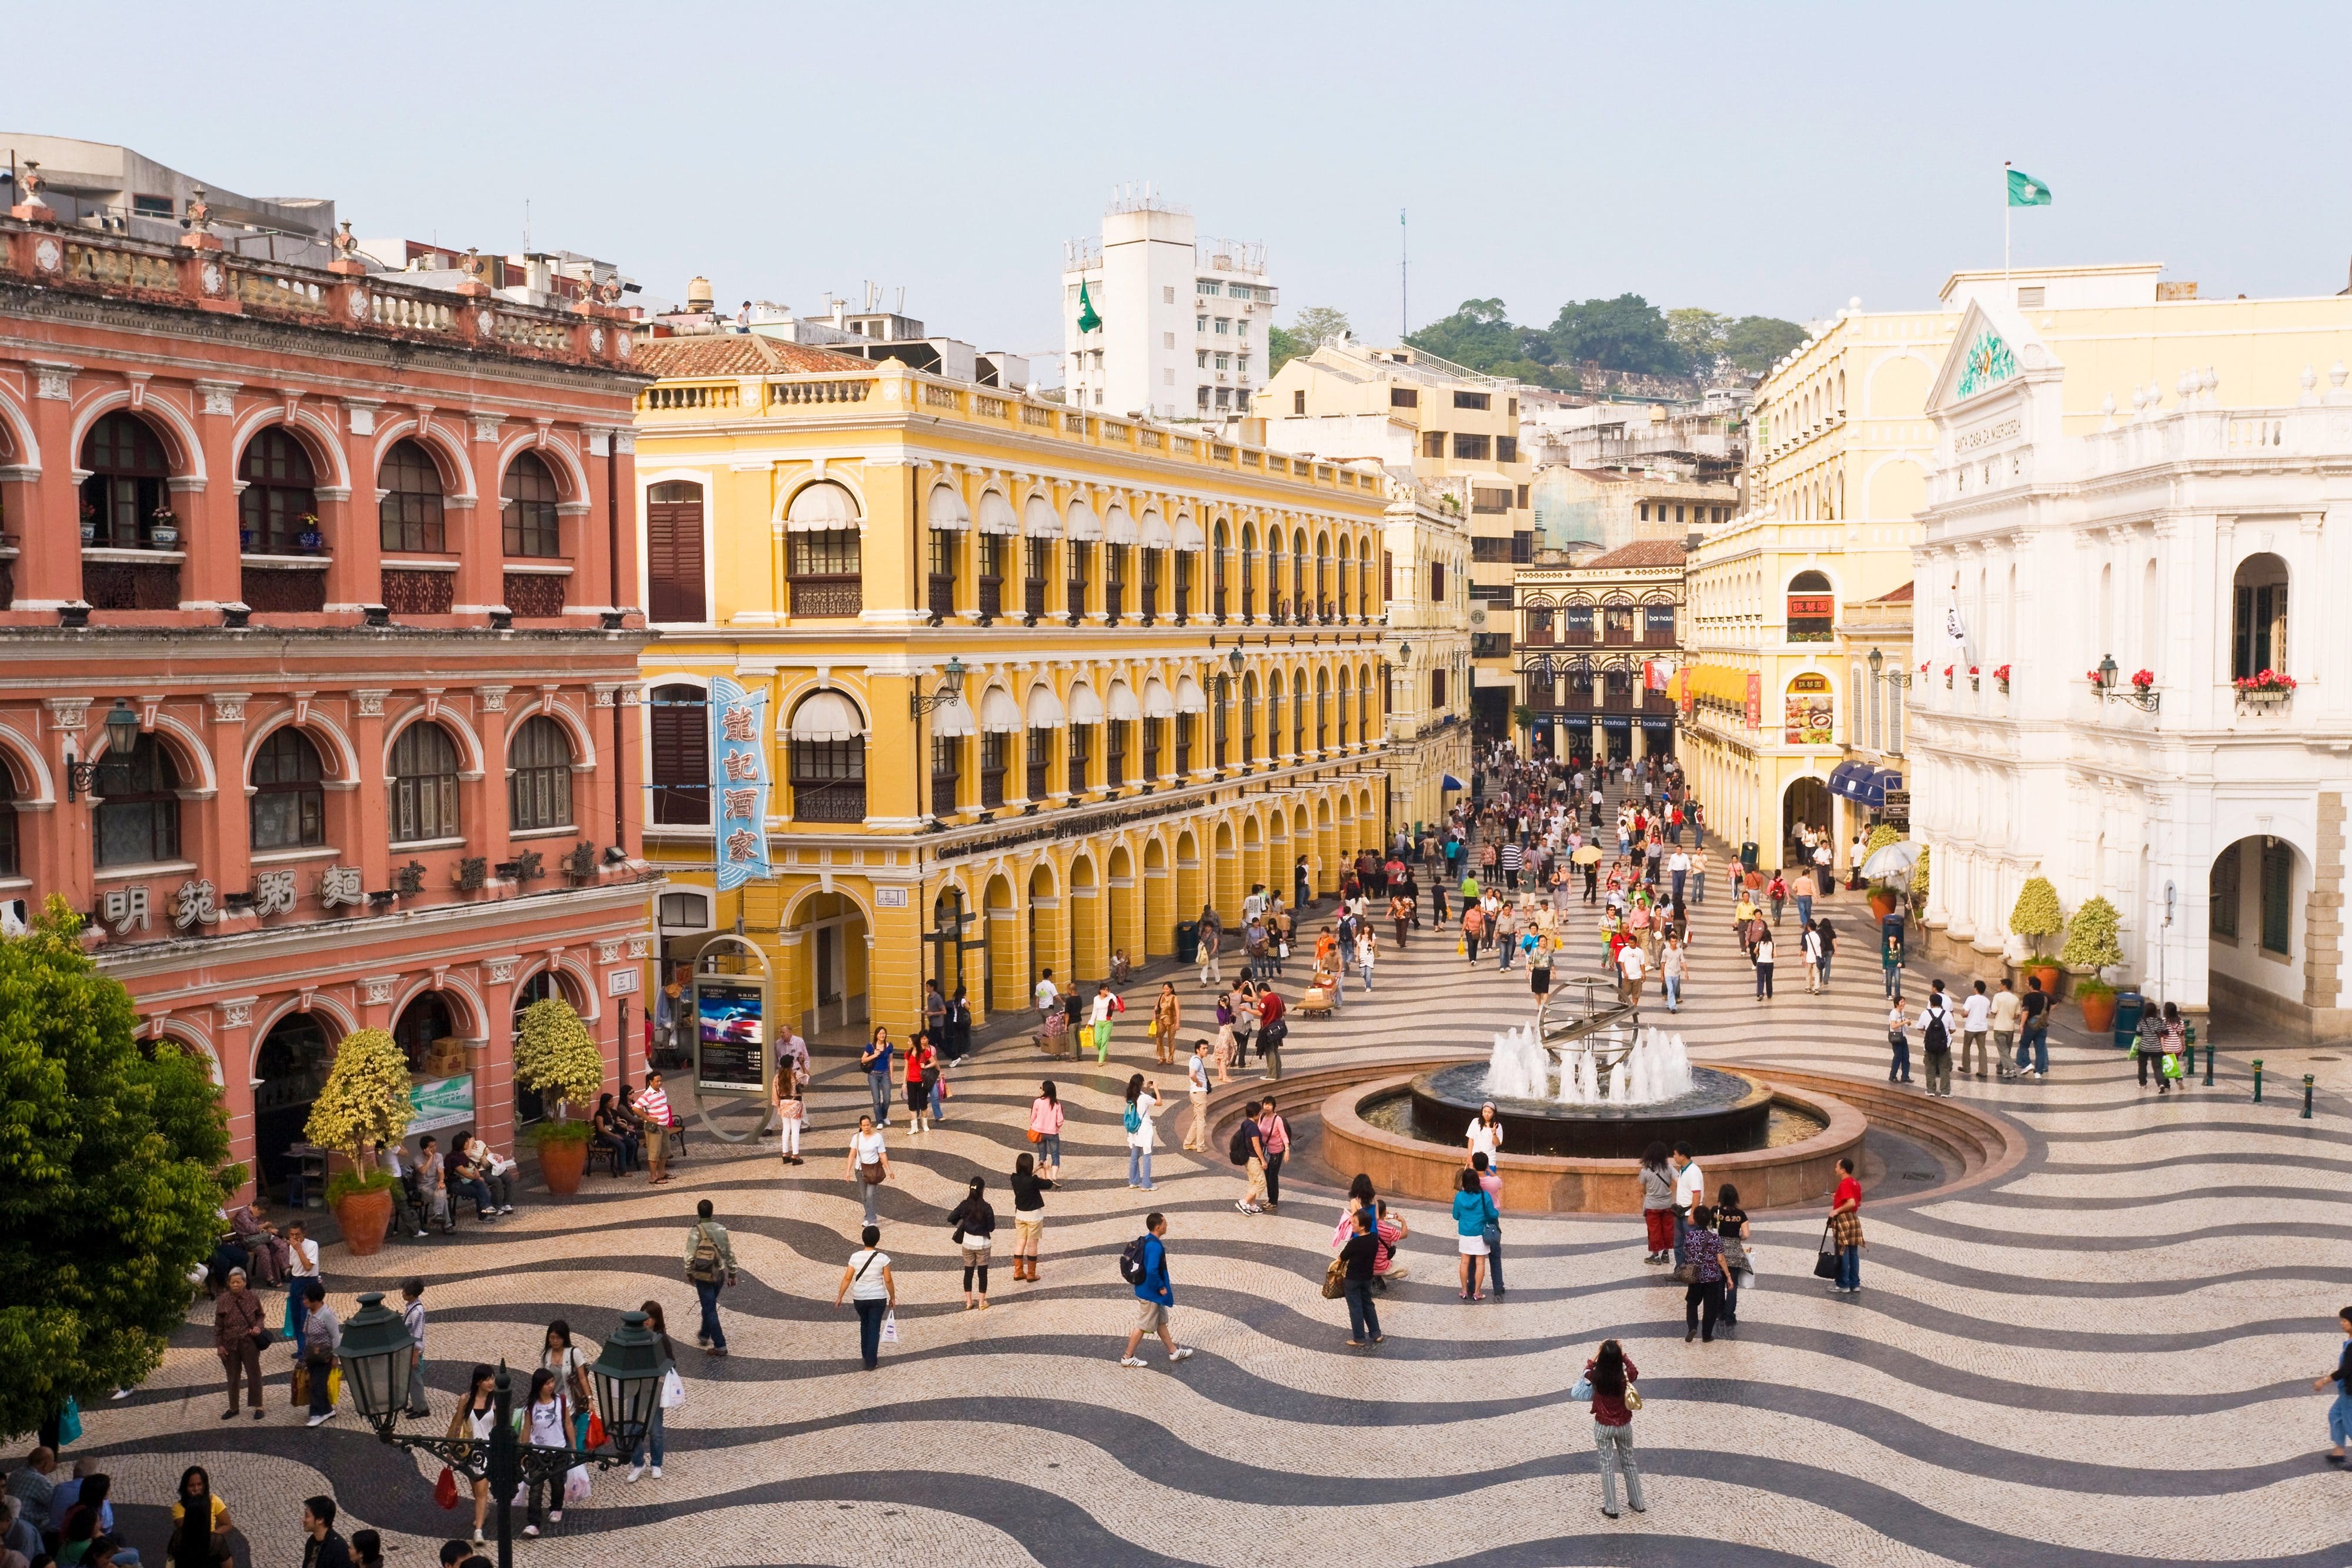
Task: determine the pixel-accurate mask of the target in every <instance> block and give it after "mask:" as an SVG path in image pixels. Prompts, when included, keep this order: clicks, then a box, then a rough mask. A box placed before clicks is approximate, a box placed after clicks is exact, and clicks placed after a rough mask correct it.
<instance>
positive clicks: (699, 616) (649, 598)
mask: <svg viewBox="0 0 2352 1568" xmlns="http://www.w3.org/2000/svg"><path fill="white" fill-rule="evenodd" d="M702 511H703V507H702V486H699V485H695V484H689V483H688V482H686V481H684V480H677V479H672V480H667V481H665V482H664V483H662V484H659V485H656V486H653V487H652V488H651V489H650V490H648V491H647V492H646V612H647V613H648V614H650V615H651V616H652V617H653V619H654V620H656V621H671V622H701V621H705V620H708V619H709V612H708V611H707V610H706V609H705V607H704V604H705V601H704V598H703V591H702V572H703V554H702Z"/></svg>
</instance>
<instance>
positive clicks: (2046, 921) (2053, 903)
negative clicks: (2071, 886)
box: [2009, 876, 2066, 954]
mask: <svg viewBox="0 0 2352 1568" xmlns="http://www.w3.org/2000/svg"><path fill="white" fill-rule="evenodd" d="M2065 924H2066V917H2065V915H2064V914H2063V912H2061V911H2060V909H2059V907H2058V890H2057V889H2056V888H2054V887H2053V886H2051V885H2050V879H2049V878H2048V877H2046V876H2030V877H2028V878H2026V879H2025V885H2024V886H2023V887H2021V888H2019V889H2018V890H2017V905H2016V907H2015V908H2013V909H2011V911H2010V912H2009V928H2010V930H2011V931H2013V932H2015V933H2016V934H2017V935H2018V936H2024V937H2028V938H2030V939H2031V940H2032V945H2033V951H2034V952H2035V953H2036V954H2039V953H2040V952H2041V951H2042V938H2043V937H2044V936H2056V935H2058V933H2059V932H2060V931H2061V930H2063V929H2064V928H2065Z"/></svg>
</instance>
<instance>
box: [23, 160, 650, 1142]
mask: <svg viewBox="0 0 2352 1568" xmlns="http://www.w3.org/2000/svg"><path fill="white" fill-rule="evenodd" d="M17 198H18V202H19V204H18V205H16V207H14V208H13V209H11V215H10V216H9V217H7V218H5V219H0V900H6V901H15V900H22V901H24V903H25V904H26V906H27V909H28V912H30V913H37V911H38V909H39V907H40V905H41V904H42V903H43V901H44V900H46V899H47V897H48V896H49V895H51V894H60V895H62V896H63V897H64V898H65V900H66V902H67V903H68V904H70V905H71V906H72V907H74V908H75V909H77V910H79V911H81V912H83V913H84V914H85V915H87V916H89V919H90V921H91V925H90V927H89V930H90V937H89V940H90V941H91V942H92V944H93V950H94V952H95V953H96V955H97V957H98V960H99V962H100V964H101V965H102V966H103V967H104V968H105V969H106V971H107V972H108V973H110V974H111V975H113V976H114V977H117V978H119V979H120V980H121V982H122V983H123V985H125V986H126V987H128V988H130V990H131V995H132V996H133V997H134V998H136V1000H137V1004H138V1008H139V1011H140V1014H141V1016H142V1019H143V1020H144V1023H145V1027H146V1028H147V1029H148V1030H150V1031H152V1033H153V1034H155V1035H157V1036H171V1037H174V1038H176V1039H179V1040H184V1041H186V1042H188V1043H189V1044H191V1045H194V1046H195V1047H196V1048H198V1049H200V1050H202V1051H205V1053H206V1054H207V1055H208V1056H210V1057H211V1058H212V1060H213V1061H214V1063H215V1071H217V1073H218V1075H219V1078H220V1081H221V1086H222V1092H223V1095H224V1097H225V1099H226V1103H227V1106H228V1111H229V1115H230V1118H231V1126H232V1133H233V1138H234V1147H235V1155H236V1158H238V1159H241V1160H245V1161H247V1162H249V1163H251V1164H252V1165H253V1166H254V1167H255V1171H256V1174H257V1177H258V1178H259V1179H260V1180H261V1181H262V1182H263V1183H265V1184H267V1185H269V1186H276V1185H278V1183H279V1182H281V1181H282V1180H283V1178H284V1176H285V1175H286V1171H287V1168H288V1165H289V1154H288V1151H289V1147H290V1146H291V1145H295V1144H297V1143H298V1142H299V1141H300V1138H301V1134H302V1127H303V1124H304V1122H305V1120H306V1118H307V1116H308V1113H309V1108H310V1102H311V1100H312V1099H313V1098H314V1097H315V1096H316V1094H317V1092H318V1089H319V1086H320V1083H321V1082H323V1081H324V1077H325V1074H326V1071H327V1067H328V1064H329V1062H330V1061H331V1060H332V1058H333V1055H334V1051H335V1047H336V1042H337V1041H338V1040H341V1038H342V1037H343V1036H344V1035H345V1034H347V1033H348V1032H349V1031H351V1030H355V1029H360V1028H364V1027H380V1028H384V1029H389V1030H392V1031H393V1032H394V1034H395V1035H396V1036H397V1037H398V1038H399V1040H401V1042H402V1044H403V1045H404V1047H405V1048H406V1050H407V1051H408V1054H409V1061H410V1065H411V1068H412V1070H413V1071H414V1072H415V1076H416V1078H417V1080H418V1081H419V1087H418V1103H419V1106H420V1114H419V1116H418V1119H417V1123H416V1125H415V1130H418V1131H421V1130H423V1129H424V1128H425V1127H426V1126H445V1127H446V1128H449V1129H453V1130H454V1129H455V1128H457V1127H458V1126H466V1125H473V1126H479V1127H481V1128H482V1129H484V1131H485V1133H486V1134H487V1135H488V1137H489V1138H490V1139H491V1141H492V1142H493V1143H494V1144H496V1145H499V1146H500V1147H505V1146H507V1140H508V1138H509V1136H510V1135H511V1132H512V1129H513V1127H514V1126H515V1124H517V1123H518V1122H519V1121H520V1120H525V1119H528V1118H530V1117H531V1116H533V1115H536V1114H538V1112H539V1108H538V1107H537V1105H536V1104H535V1103H532V1102H531V1100H530V1096H528V1095H526V1094H523V1093H520V1092H519V1091H518V1088H517V1086H516V1085H515V1083H514V1082H513V1076H512V1071H511V1069H512V1056H511V1051H510V1047H509V1040H510V1036H511V1032H512V1020H513V1018H514V1015H515V1012H516V1011H517V1009H520V1008H521V1007H522V1006H524V1005H526V1004H527V1003H529V1002H530V1001H531V1000H534V999H536V998H540V997H543V996H548V995H551V994H552V995H561V996H562V997H564V998H566V999H568V1000H569V1001H570V1002H571V1003H572V1005H573V1006H574V1007H575V1008H577V1009H579V1010H580V1012H581V1013H582V1015H583V1017H585V1018H586V1019H589V1021H590V1028H591V1029H592V1030H593V1032H594V1033H595V1035H596V1036H597V1038H598V1039H599V1040H602V1041H604V1046H605V1050H606V1052H607V1056H608V1059H609V1060H610V1061H611V1063H612V1065H611V1067H610V1068H608V1071H612V1072H617V1071H619V1069H620V1068H621V1067H622V1066H623V1065H625V1062H626V1057H625V1054H624V1052H625V1043H624V1042H625V1041H626V1040H627V1039H628V1038H629V1030H630V1028H631V1024H630V1013H631V1007H630V1004H631V1003H632V1002H634V1001H635V988H636V977H637V975H638V973H639V971H640V968H641V967H642V964H643V960H644V957H645V954H646V904H647V894H648V892H649V890H650V885H651V883H652V882H653V880H654V879H653V876H652V873H649V872H648V870H647V868H646V865H645V863H644V862H643V861H642V860H641V859H640V844H639V819H640V815H641V813H640V810H639V806H638V802H639V800H640V793H639V789H638V788H637V783H636V781H637V780H638V779H641V778H642V768H641V766H640V762H639V758H638V757H637V756H636V755H635V753H636V751H637V749H638V740H637V736H636V729H635V724H634V723H633V722H630V718H631V717H632V716H626V714H625V710H626V708H627V707H628V706H630V705H631V704H632V703H633V702H634V701H635V692H636V689H637V687H636V681H637V653H638V650H639V649H640V647H641V646H643V644H644V643H645V642H646V636H645V633H644V632H642V631H641V630H640V628H641V627H642V626H643V624H644V619H643V617H642V615H640V614H639V613H638V612H637V611H636V610H635V609H633V608H630V607H629V601H630V599H632V598H633V597H634V593H633V591H632V585H634V584H635V581H636V570H637V568H636V560H635V538H636V536H637V529H636V518H635V503H634V497H635V482H634V480H633V478H632V461H633V460H632V457H631V455H630V454H631V443H630V439H629V434H628V433H629V421H630V404H631V399H632V397H633V395H634V394H635V391H636V389H637V387H638V386H639V385H641V384H642V383H643V382H644V381H645V380H646V378H644V377H641V376H639V375H637V374H635V372H634V371H631V370H630V368H629V355H630V350H631V338H632V335H633V331H632V328H631V327H630V325H629V322H628V320H627V319H626V318H625V315H624V314H623V313H622V312H621V311H619V310H617V309H615V308H612V307H611V306H610V305H608V304H603V303H596V302H593V301H589V302H583V303H578V304H568V303H563V302H561V301H556V300H552V299H551V298H547V297H543V296H542V297H538V298H530V297H528V291H501V292H493V290H492V289H491V288H490V287H488V285H487V284H486V283H483V282H480V281H477V280H475V278H476V277H477V276H478V275H476V274H472V273H469V274H468V275H467V279H466V280H465V281H460V282H457V283H455V284H454V285H451V284H448V283H446V281H445V282H444V285H443V286H441V287H425V286H423V285H420V284H417V283H414V282H410V281H405V280H404V275H403V274H401V273H398V272H384V271H382V270H381V269H379V268H377V267H374V266H373V265H371V264H370V263H368V262H365V261H363V260H362V259H360V258H359V257H358V256H355V255H353V254H352V253H351V251H350V247H349V246H343V247H342V249H343V252H344V254H343V257H342V259H340V260H336V261H334V262H333V263H332V264H331V265H324V266H319V265H314V266H309V267H305V266H295V265H289V264H285V263H280V262H272V261H265V260H259V259H254V258H251V257H248V256H243V255H240V254H239V253H238V252H239V246H238V236H236V235H230V236H229V239H228V244H227V246H226V247H225V246H224V244H223V240H222V238H221V237H219V236H217V235H215V234H213V233H210V232H208V227H209V222H210V218H209V213H208V212H207V211H206V210H205V208H204V206H203V193H202V191H201V188H199V190H198V192H197V194H196V197H195V199H194V210H191V211H187V212H185V213H184V216H185V217H186V218H188V219H189V220H191V221H190V222H189V225H188V231H187V233H186V234H185V235H180V236H177V238H176V243H172V242H171V241H172V236H170V235H166V236H164V237H163V238H159V239H155V240H142V239H141V238H138V237H135V236H136V235H137V233H138V232H140V230H139V227H138V226H137V225H131V226H129V228H128V230H127V232H126V230H125V228H124V226H123V225H104V224H102V223H96V222H92V221H90V220H89V219H87V218H86V217H85V218H83V219H81V221H75V219H74V217H73V216H69V215H61V214H59V212H58V210H57V209H56V208H54V207H52V206H50V205H48V204H47V203H46V202H44V201H43V200H42V199H41V194H40V189H39V185H38V183H37V177H36V178H35V179H34V180H29V181H28V180H20V182H19V184H18V190H17ZM61 204H62V203H61ZM310 254H311V255H312V257H313V260H314V262H318V261H323V260H324V258H325V255H326V254H327V253H325V252H323V251H321V250H319V249H317V248H315V247H314V248H313V250H312V251H311V253H310ZM600 292H601V293H602V295H603V296H604V298H612V297H613V296H614V295H615V294H616V292H617V289H616V288H614V287H606V288H604V289H603V290H601V291H600ZM517 294H523V295H525V296H526V297H525V298H517V297H516V295H517ZM444 1136H445V1138H446V1133H445V1134H444Z"/></svg>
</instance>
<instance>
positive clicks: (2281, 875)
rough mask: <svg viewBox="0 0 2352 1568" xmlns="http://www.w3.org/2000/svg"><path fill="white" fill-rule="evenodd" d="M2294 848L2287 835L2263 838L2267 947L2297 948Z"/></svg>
mask: <svg viewBox="0 0 2352 1568" xmlns="http://www.w3.org/2000/svg"><path fill="white" fill-rule="evenodd" d="M2293 899H2294V849H2293V847H2292V846H2290V845H2289V844H2288V843H2287V842H2286V841H2284V840H2283V839H2264V840H2263V952H2265V953H2275V954H2277V955H2278V956H2280V957H2282V958H2284V957H2290V956H2293V955H2294V904H2293Z"/></svg>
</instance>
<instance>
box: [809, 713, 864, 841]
mask: <svg viewBox="0 0 2352 1568" xmlns="http://www.w3.org/2000/svg"><path fill="white" fill-rule="evenodd" d="M792 786H793V816H794V817H796V818H798V819H799V820H800V821H804V822H859V821H865V820H866V740H865V737H862V736H855V735H853V736H851V737H849V738H847V739H846V740H794V741H793V743H792Z"/></svg>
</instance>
